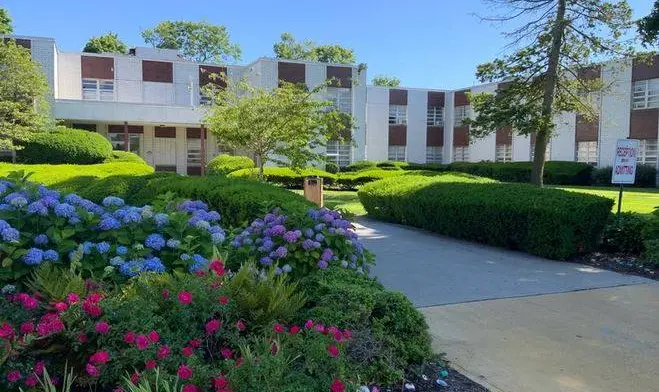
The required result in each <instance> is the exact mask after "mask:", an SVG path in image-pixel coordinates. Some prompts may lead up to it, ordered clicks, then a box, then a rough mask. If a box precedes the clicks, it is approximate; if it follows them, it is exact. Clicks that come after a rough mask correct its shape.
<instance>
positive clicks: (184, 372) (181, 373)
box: [176, 364, 192, 380]
mask: <svg viewBox="0 0 659 392" xmlns="http://www.w3.org/2000/svg"><path fill="white" fill-rule="evenodd" d="M176 374H177V375H178V378H180V379H181V380H187V379H189V378H191V377H192V369H190V367H189V366H188V365H185V364H183V365H181V366H179V368H178V371H177V372H176Z"/></svg>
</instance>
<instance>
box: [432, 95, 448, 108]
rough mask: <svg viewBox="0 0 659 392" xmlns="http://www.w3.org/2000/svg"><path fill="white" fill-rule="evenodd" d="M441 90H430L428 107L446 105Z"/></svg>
mask: <svg viewBox="0 0 659 392" xmlns="http://www.w3.org/2000/svg"><path fill="white" fill-rule="evenodd" d="M444 95H445V94H444V93H443V92H441V91H428V107H429V108H431V107H442V108H443V107H444V98H445V96H444Z"/></svg>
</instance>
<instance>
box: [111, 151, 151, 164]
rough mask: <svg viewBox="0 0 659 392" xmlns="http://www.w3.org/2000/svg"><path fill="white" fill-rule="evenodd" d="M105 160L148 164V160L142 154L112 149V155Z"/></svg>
mask: <svg viewBox="0 0 659 392" xmlns="http://www.w3.org/2000/svg"><path fill="white" fill-rule="evenodd" d="M105 162H108V163H109V162H130V163H141V164H143V165H146V164H147V163H146V161H145V160H144V159H142V157H141V156H139V155H137V154H135V153H133V152H128V151H112V155H110V157H109V158H108V159H106V160H105Z"/></svg>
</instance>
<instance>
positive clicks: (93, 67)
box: [80, 56, 114, 79]
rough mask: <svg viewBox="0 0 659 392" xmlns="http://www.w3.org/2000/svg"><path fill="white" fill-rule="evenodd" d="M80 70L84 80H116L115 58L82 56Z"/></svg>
mask: <svg viewBox="0 0 659 392" xmlns="http://www.w3.org/2000/svg"><path fill="white" fill-rule="evenodd" d="M80 70H81V72H82V77H83V78H91V79H114V58H113V57H96V56H81V57H80Z"/></svg>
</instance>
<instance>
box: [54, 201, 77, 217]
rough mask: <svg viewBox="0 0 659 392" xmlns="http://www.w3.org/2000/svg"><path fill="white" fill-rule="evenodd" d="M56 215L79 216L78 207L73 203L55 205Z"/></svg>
mask: <svg viewBox="0 0 659 392" xmlns="http://www.w3.org/2000/svg"><path fill="white" fill-rule="evenodd" d="M55 215H57V216H59V217H62V218H73V217H77V216H78V213H77V212H76V208H75V207H74V206H72V205H71V204H67V203H61V204H58V205H56V206H55Z"/></svg>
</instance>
